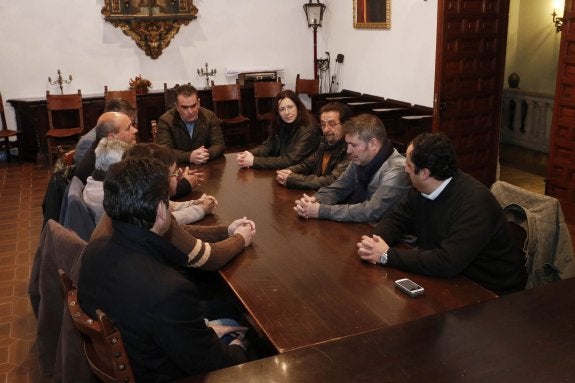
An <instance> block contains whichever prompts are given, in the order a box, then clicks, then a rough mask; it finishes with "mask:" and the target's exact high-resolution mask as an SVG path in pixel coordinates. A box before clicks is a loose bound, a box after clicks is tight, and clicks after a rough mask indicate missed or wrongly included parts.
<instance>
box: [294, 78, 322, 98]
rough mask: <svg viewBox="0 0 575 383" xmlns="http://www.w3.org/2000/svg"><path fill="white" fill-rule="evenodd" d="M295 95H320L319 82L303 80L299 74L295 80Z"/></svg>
mask: <svg viewBox="0 0 575 383" xmlns="http://www.w3.org/2000/svg"><path fill="white" fill-rule="evenodd" d="M295 93H296V94H298V95H299V94H307V95H308V96H313V95H314V94H318V93H319V80H316V79H303V78H300V77H299V73H298V74H297V76H296V78H295Z"/></svg>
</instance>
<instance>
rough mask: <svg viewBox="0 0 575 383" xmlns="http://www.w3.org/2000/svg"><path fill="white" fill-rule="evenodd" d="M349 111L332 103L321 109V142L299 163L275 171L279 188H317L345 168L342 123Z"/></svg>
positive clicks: (342, 105) (347, 159)
mask: <svg viewBox="0 0 575 383" xmlns="http://www.w3.org/2000/svg"><path fill="white" fill-rule="evenodd" d="M350 117H351V110H350V109H349V107H348V106H347V105H345V104H342V103H340V102H331V103H329V104H326V105H324V106H323V107H322V108H321V110H320V121H321V130H322V132H323V140H322V142H321V143H320V145H319V147H318V149H317V150H316V151H315V153H313V154H312V155H311V156H309V157H307V158H306V159H305V160H303V161H302V162H301V163H299V164H297V165H293V166H290V167H289V168H286V169H281V170H278V171H277V175H276V180H277V182H278V183H279V184H280V185H283V186H285V187H288V188H293V189H316V190H317V189H319V188H321V187H323V186H328V185H330V184H331V183H332V182H333V181H335V180H336V179H337V178H338V177H339V176H340V175H341V174H342V173H343V172H344V170H345V169H346V168H347V166H348V165H349V163H350V161H351V158H350V156H349V155H348V154H347V153H346V147H347V144H346V143H345V139H344V137H343V124H344V123H345V122H346V121H347V120H349V118H350Z"/></svg>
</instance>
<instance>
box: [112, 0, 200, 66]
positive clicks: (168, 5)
mask: <svg viewBox="0 0 575 383" xmlns="http://www.w3.org/2000/svg"><path fill="white" fill-rule="evenodd" d="M104 4H105V5H104V7H103V8H102V14H103V15H104V19H105V20H106V21H109V22H110V23H112V25H113V26H115V27H116V28H120V29H121V30H122V32H124V34H125V35H127V36H130V37H131V38H132V39H133V40H134V41H135V42H136V45H137V46H138V47H140V48H141V49H142V50H143V51H144V52H145V53H146V55H148V56H150V57H151V58H153V59H156V58H158V57H160V55H161V54H162V51H163V50H164V48H166V47H167V46H168V45H170V41H171V40H172V38H173V37H174V36H175V35H176V34H177V33H178V31H179V30H180V26H181V25H188V24H189V23H190V21H192V20H194V19H196V18H197V14H198V8H196V7H195V6H194V1H193V0H104Z"/></svg>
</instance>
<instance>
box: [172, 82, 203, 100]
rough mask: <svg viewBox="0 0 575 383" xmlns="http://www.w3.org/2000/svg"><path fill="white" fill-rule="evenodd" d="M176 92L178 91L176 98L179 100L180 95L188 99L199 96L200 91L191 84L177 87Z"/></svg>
mask: <svg viewBox="0 0 575 383" xmlns="http://www.w3.org/2000/svg"><path fill="white" fill-rule="evenodd" d="M174 90H175V91H176V98H178V96H179V95H184V96H186V97H190V96H193V95H196V96H197V95H198V90H197V89H196V88H194V86H193V85H190V84H182V85H176V86H175V87H174Z"/></svg>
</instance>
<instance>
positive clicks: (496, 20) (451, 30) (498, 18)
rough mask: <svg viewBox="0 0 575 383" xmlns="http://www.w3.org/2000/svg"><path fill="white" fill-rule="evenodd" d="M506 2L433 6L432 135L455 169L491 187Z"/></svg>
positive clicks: (447, 0) (445, 0)
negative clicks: (454, 159)
mask: <svg viewBox="0 0 575 383" xmlns="http://www.w3.org/2000/svg"><path fill="white" fill-rule="evenodd" d="M508 13H509V0H439V3H438V32H437V53H436V64H435V95H434V118H433V131H434V132H439V131H441V132H444V133H446V134H447V135H448V136H449V137H450V138H451V140H452V142H453V144H454V146H455V149H456V151H457V156H458V160H459V167H460V168H461V169H463V170H464V171H466V172H468V173H470V174H471V175H473V176H474V177H475V178H477V179H479V180H480V181H482V182H483V183H484V184H485V185H487V186H489V185H491V184H492V183H493V182H494V181H495V176H496V170H497V158H498V153H499V130H500V126H501V95H502V92H503V73H504V66H505V49H506V44H507V20H508Z"/></svg>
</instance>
